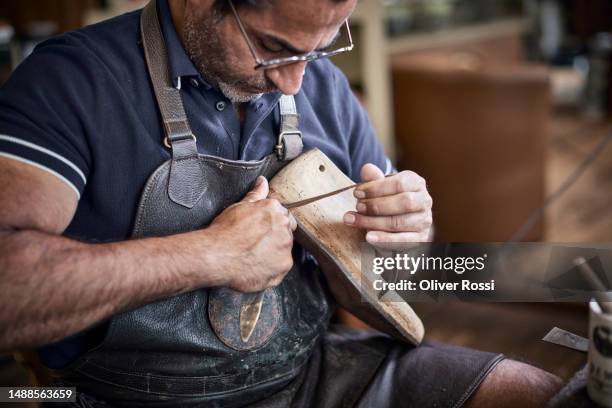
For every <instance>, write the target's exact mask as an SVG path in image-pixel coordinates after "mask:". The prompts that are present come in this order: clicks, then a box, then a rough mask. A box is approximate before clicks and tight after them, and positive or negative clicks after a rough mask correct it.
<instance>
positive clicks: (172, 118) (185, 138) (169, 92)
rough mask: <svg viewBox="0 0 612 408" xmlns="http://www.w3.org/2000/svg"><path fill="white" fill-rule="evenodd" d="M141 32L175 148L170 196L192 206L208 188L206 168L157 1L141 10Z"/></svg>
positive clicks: (169, 140) (168, 138) (168, 135)
mask: <svg viewBox="0 0 612 408" xmlns="http://www.w3.org/2000/svg"><path fill="white" fill-rule="evenodd" d="M140 32H141V35H142V44H143V47H144V53H145V59H146V61H147V68H148V70H149V76H150V78H151V82H152V83H153V90H154V91H155V98H156V99H157V105H158V106H159V110H160V113H161V117H162V122H163V124H164V132H165V133H166V138H165V140H164V143H165V145H166V146H168V147H170V148H171V149H172V163H171V165H170V177H169V180H168V196H169V198H170V200H172V201H173V202H175V203H176V204H179V205H181V206H183V207H186V208H193V207H194V206H195V204H196V203H197V202H198V201H199V200H200V198H201V197H202V195H203V194H204V190H205V189H206V184H205V177H204V171H203V169H202V167H201V166H200V162H199V156H198V148H197V145H196V138H195V135H194V134H193V132H192V131H191V127H190V126H189V121H188V120H187V115H186V114H185V108H184V107H183V100H182V99H181V94H180V92H179V90H178V89H176V88H174V87H173V86H172V81H171V79H170V71H169V70H168V50H167V49H166V43H165V41H164V37H163V34H162V31H161V27H160V26H159V19H158V17H157V5H156V2H155V0H151V1H150V2H149V4H147V5H146V6H145V8H144V9H143V10H142V15H141V17H140Z"/></svg>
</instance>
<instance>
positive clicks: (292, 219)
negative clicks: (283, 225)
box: [289, 213, 297, 231]
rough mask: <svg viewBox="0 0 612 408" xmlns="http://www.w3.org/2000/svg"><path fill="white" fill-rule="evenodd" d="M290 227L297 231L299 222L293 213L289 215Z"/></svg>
mask: <svg viewBox="0 0 612 408" xmlns="http://www.w3.org/2000/svg"><path fill="white" fill-rule="evenodd" d="M289 226H290V227H291V231H295V230H296V229H297V220H296V219H295V217H294V216H293V214H291V213H289Z"/></svg>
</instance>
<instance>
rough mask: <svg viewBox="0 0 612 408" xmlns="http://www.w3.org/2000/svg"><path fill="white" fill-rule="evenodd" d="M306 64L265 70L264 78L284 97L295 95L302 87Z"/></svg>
mask: <svg viewBox="0 0 612 408" xmlns="http://www.w3.org/2000/svg"><path fill="white" fill-rule="evenodd" d="M306 64H307V62H297V63H295V64H291V65H285V66H282V67H278V68H271V69H267V70H266V76H267V77H268V79H269V80H270V81H272V82H273V83H274V85H276V87H277V88H278V89H279V90H280V91H281V92H282V93H283V94H285V95H295V94H296V93H298V92H299V90H300V88H301V87H302V77H303V76H304V70H305V69H306Z"/></svg>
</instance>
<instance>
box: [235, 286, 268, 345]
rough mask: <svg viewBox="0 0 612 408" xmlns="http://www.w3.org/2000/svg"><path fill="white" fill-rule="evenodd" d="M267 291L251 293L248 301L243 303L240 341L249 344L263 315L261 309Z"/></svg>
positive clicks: (241, 307)
mask: <svg viewBox="0 0 612 408" xmlns="http://www.w3.org/2000/svg"><path fill="white" fill-rule="evenodd" d="M264 295H265V291H263V290H262V291H261V292H256V293H250V294H249V296H248V298H247V300H246V301H243V302H242V305H241V306H240V339H241V340H242V341H243V342H244V343H247V342H248V341H249V339H250V338H251V336H252V335H253V332H254V331H255V327H256V326H257V322H258V321H259V315H260V314H261V307H262V306H263V300H264Z"/></svg>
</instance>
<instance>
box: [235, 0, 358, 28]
mask: <svg viewBox="0 0 612 408" xmlns="http://www.w3.org/2000/svg"><path fill="white" fill-rule="evenodd" d="M245 3H247V4H255V6H247V7H240V8H241V9H242V12H244V13H248V14H251V15H253V17H257V18H258V19H259V21H260V22H261V23H262V25H270V26H276V27H278V28H281V27H282V28H287V27H292V28H293V29H294V30H297V31H303V32H308V31H311V30H321V29H334V28H337V27H338V25H339V24H341V23H342V22H343V21H344V20H345V19H346V18H348V17H349V15H350V14H351V12H352V11H353V9H354V7H355V4H356V0H299V1H295V0H289V1H287V0H255V1H254V2H245Z"/></svg>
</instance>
